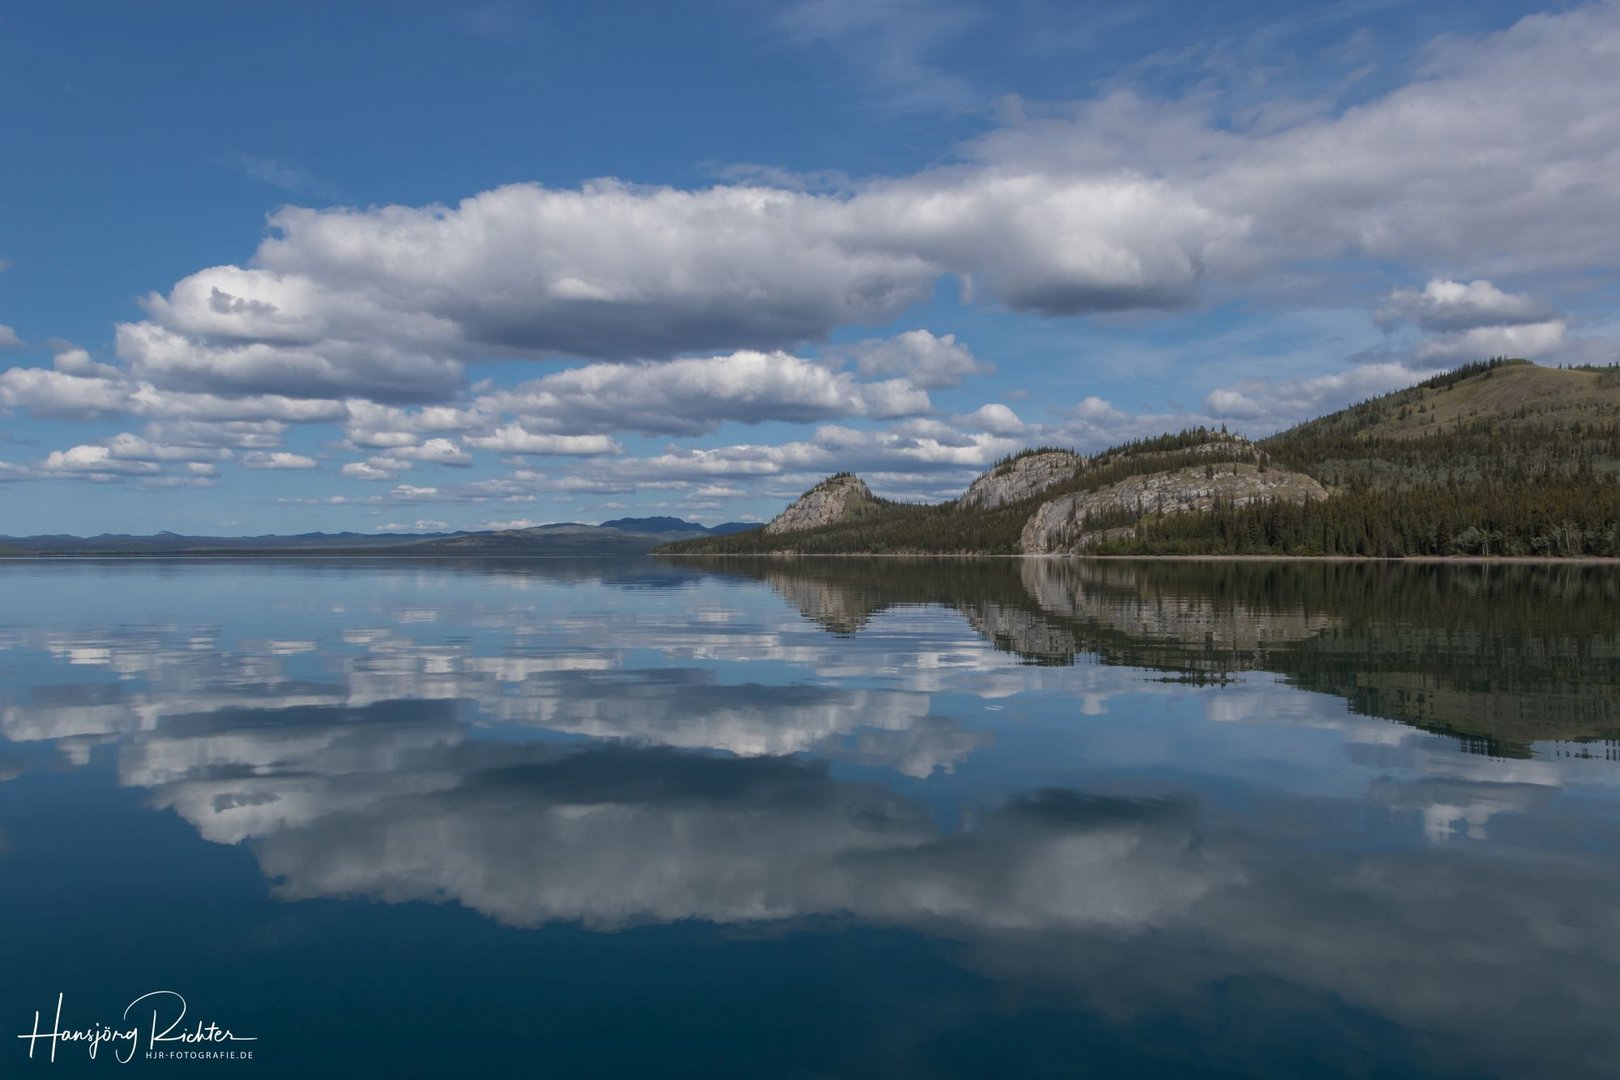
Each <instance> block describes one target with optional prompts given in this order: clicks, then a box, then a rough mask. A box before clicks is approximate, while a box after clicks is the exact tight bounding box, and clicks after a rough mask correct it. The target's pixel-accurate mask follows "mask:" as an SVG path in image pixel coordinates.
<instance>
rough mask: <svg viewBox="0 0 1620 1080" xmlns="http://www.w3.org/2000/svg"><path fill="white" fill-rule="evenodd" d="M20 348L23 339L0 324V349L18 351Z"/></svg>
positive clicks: (9, 328) (3, 324)
mask: <svg viewBox="0 0 1620 1080" xmlns="http://www.w3.org/2000/svg"><path fill="white" fill-rule="evenodd" d="M22 347H23V339H22V338H20V337H18V336H17V331H15V330H13V329H12V328H11V327H9V326H7V325H6V324H5V323H0V349H20V348H22Z"/></svg>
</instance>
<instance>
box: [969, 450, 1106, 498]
mask: <svg viewBox="0 0 1620 1080" xmlns="http://www.w3.org/2000/svg"><path fill="white" fill-rule="evenodd" d="M1086 464H1087V462H1086V459H1085V458H1083V457H1081V456H1080V455H1079V454H1076V453H1075V452H1074V451H1072V450H1056V449H1052V448H1044V449H1040V450H1026V451H1024V452H1023V453H1021V454H1015V455H1013V456H1012V457H1010V458H1008V459H1007V460H1006V461H1001V462H997V463H996V465H995V466H994V467H993V468H991V469H990V471H989V472H987V473H985V474H984V475H982V476H980V477H979V478H978V479H977V480H975V481H973V483H972V484H970V485H969V486H968V489H967V490H966V491H965V492H963V493H962V497H961V498H959V499H957V500H956V509H957V511H958V512H972V511H975V510H994V509H995V508H996V507H998V506H1004V505H1006V504H1007V503H1015V502H1022V501H1023V500H1024V499H1027V498H1029V497H1030V496H1032V495H1035V494H1038V493H1039V492H1042V491H1045V490H1046V489H1047V488H1049V487H1052V486H1053V485H1055V484H1061V483H1063V482H1064V481H1067V480H1072V479H1073V478H1074V476H1075V474H1076V473H1078V472H1079V471H1080V470H1081V469H1084V468H1085V467H1086Z"/></svg>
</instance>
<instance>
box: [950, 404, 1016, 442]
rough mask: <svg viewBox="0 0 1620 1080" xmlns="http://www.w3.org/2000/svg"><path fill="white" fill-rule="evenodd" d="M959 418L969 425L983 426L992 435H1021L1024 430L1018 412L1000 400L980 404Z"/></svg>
mask: <svg viewBox="0 0 1620 1080" xmlns="http://www.w3.org/2000/svg"><path fill="white" fill-rule="evenodd" d="M961 420H962V422H963V423H964V424H967V425H969V426H973V427H979V428H983V429H984V430H985V431H988V432H990V434H992V435H1021V434H1023V432H1024V431H1025V430H1026V425H1025V424H1024V422H1023V421H1022V420H1020V419H1019V418H1018V414H1017V413H1015V412H1013V411H1012V410H1011V409H1010V408H1008V407H1007V406H1005V405H1003V404H1001V403H1000V402H991V403H990V404H988V405H980V406H979V407H978V408H977V409H974V410H973V411H972V412H970V413H968V414H967V415H966V416H963V417H961Z"/></svg>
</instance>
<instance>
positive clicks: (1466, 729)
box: [680, 558, 1620, 756]
mask: <svg viewBox="0 0 1620 1080" xmlns="http://www.w3.org/2000/svg"><path fill="white" fill-rule="evenodd" d="M680 565H682V566H685V567H689V568H691V569H692V570H693V571H694V572H696V571H699V570H702V571H707V572H713V573H721V574H730V575H737V576H742V577H749V578H756V579H758V580H762V581H764V582H766V583H767V584H769V585H770V586H771V587H772V588H773V589H775V590H776V591H777V592H778V593H780V594H781V595H782V596H783V597H784V598H785V599H786V600H787V601H788V602H789V603H791V604H793V605H794V606H795V607H796V608H798V610H799V611H800V612H802V613H803V614H804V616H805V617H806V618H808V619H810V620H811V621H813V622H815V623H816V624H818V625H820V626H822V627H825V628H826V629H828V630H830V631H833V632H835V633H840V634H858V633H860V631H861V630H862V629H863V628H864V627H866V626H867V624H868V623H869V622H870V621H871V620H872V619H873V617H874V616H876V615H877V614H879V613H880V612H883V611H886V610H889V609H892V608H899V607H905V606H908V605H917V604H935V605H941V606H944V607H949V608H952V609H954V610H956V611H959V612H960V613H961V614H962V615H963V616H964V617H965V618H966V619H967V621H968V622H969V623H970V624H971V625H972V626H973V628H974V629H975V630H976V631H978V633H980V634H981V635H982V636H983V637H984V638H985V640H987V641H989V642H990V643H991V644H993V645H994V646H995V647H996V648H998V649H1002V650H1005V651H1007V652H1011V653H1015V654H1016V655H1018V656H1019V657H1021V658H1022V659H1024V660H1026V661H1027V662H1030V663H1035V664H1069V663H1073V662H1074V661H1075V660H1076V658H1079V657H1085V656H1095V657H1096V658H1098V659H1099V660H1101V661H1102V662H1103V663H1107V664H1121V665H1129V666H1133V667H1144V668H1150V669H1154V670H1159V671H1163V672H1166V673H1169V674H1173V675H1182V676H1188V677H1189V678H1190V680H1191V681H1203V680H1208V681H1216V682H1219V681H1225V680H1226V679H1228V678H1230V677H1232V676H1235V675H1239V674H1241V673H1243V672H1250V671H1266V672H1274V673H1276V674H1279V675H1282V676H1284V677H1285V678H1287V679H1288V680H1289V681H1290V682H1292V683H1293V684H1295V685H1297V686H1299V687H1301V688H1303V689H1307V690H1314V691H1319V692H1323V693H1330V694H1335V695H1337V696H1339V697H1342V698H1344V699H1345V700H1346V701H1347V702H1348V703H1349V705H1350V707H1351V708H1352V709H1353V710H1355V711H1356V712H1358V713H1362V714H1365V715H1369V716H1379V717H1384V718H1387V719H1391V720H1398V721H1400V722H1402V723H1406V724H1411V725H1414V726H1416V727H1420V728H1423V729H1425V730H1430V731H1436V732H1443V733H1448V734H1454V735H1457V736H1459V737H1461V738H1462V739H1463V740H1464V741H1465V743H1466V745H1467V746H1468V747H1469V748H1471V749H1476V750H1479V751H1480V752H1484V753H1491V754H1497V755H1504V756H1522V755H1524V754H1525V753H1527V751H1528V747H1529V744H1531V743H1532V742H1536V741H1542V740H1594V739H1610V738H1613V737H1614V736H1615V735H1616V734H1620V623H1617V622H1616V620H1615V616H1614V612H1615V611H1616V610H1620V575H1617V574H1616V573H1615V572H1614V570H1613V568H1612V567H1610V566H1606V565H1597V564H1594V565H1579V564H1542V565H1525V564H1472V563H1458V564H1436V563H1365V562H1304V561H1296V562H1250V561H1240V562H1222V561H1208V562H1162V561H1161V562H1131V561H1116V560H1066V559H1003V560H988V559H987V560H928V559H915V560H910V559H839V558H824V559H815V558H796V559H690V560H682V561H681V564H680ZM1605 752H1606V751H1605Z"/></svg>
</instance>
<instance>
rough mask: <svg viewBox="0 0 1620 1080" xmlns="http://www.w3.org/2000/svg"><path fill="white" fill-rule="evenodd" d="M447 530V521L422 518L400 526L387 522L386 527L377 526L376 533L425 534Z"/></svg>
mask: <svg viewBox="0 0 1620 1080" xmlns="http://www.w3.org/2000/svg"><path fill="white" fill-rule="evenodd" d="M448 528H450V523H449V522H448V521H440V520H438V519H437V518H423V519H419V520H417V521H412V522H410V523H409V524H401V523H399V522H389V523H388V524H387V525H378V526H377V531H378V532H402V533H425V532H443V531H445V530H446V529H448Z"/></svg>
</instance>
